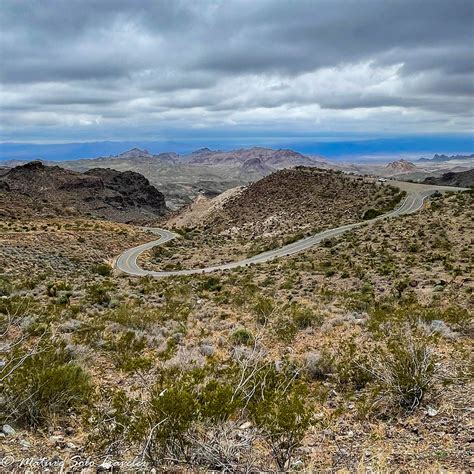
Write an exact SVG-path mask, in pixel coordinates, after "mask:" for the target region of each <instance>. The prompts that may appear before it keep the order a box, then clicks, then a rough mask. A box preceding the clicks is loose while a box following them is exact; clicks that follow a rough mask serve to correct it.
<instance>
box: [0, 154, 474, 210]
mask: <svg viewBox="0 0 474 474" xmlns="http://www.w3.org/2000/svg"><path fill="white" fill-rule="evenodd" d="M26 162H27V161H26V160H19V159H14V160H9V161H4V162H1V163H0V165H3V171H2V166H0V175H1V174H2V173H4V172H6V171H7V170H8V168H9V167H13V166H18V165H22V164H25V163H26ZM42 163H43V164H45V165H48V166H53V165H56V164H59V165H60V166H62V167H63V168H66V169H70V170H73V171H78V172H85V171H87V170H89V169H91V168H110V169H114V170H117V171H135V172H138V173H140V174H142V175H143V176H145V177H146V178H148V179H149V180H150V183H151V184H152V185H153V186H156V187H157V188H158V189H160V190H161V191H162V192H163V193H164V194H165V196H166V199H167V203H168V205H169V207H170V208H171V209H177V208H178V207H181V206H182V205H185V204H188V203H190V202H191V201H192V200H194V198H195V197H196V196H197V195H200V194H205V195H216V194H219V193H222V192H224V191H226V190H227V189H230V188H233V187H236V186H243V185H247V184H249V183H252V182H254V181H257V180H259V179H261V178H262V177H264V176H267V175H269V174H271V173H273V172H275V171H277V170H280V169H285V168H293V167H296V166H308V167H313V168H322V169H334V170H339V171H343V172H346V173H355V174H371V175H375V176H386V177H396V178H397V179H404V180H415V181H422V180H423V179H425V178H427V177H438V176H441V175H442V174H443V173H447V172H461V171H467V170H469V169H470V168H472V167H473V165H474V155H454V156H447V155H435V156H434V158H433V159H432V160H427V159H423V160H418V161H416V162H415V163H413V162H411V161H408V160H406V159H398V160H394V161H392V162H390V163H388V164H383V163H369V162H367V163H347V162H340V161H338V162H336V161H329V160H327V159H324V158H322V157H320V156H306V155H303V154H302V153H299V152H297V151H294V150H291V149H276V150H274V149H271V148H265V147H251V148H239V149H236V150H230V151H228V150H212V149H210V148H201V149H199V150H196V151H193V152H191V153H188V154H182V155H180V154H178V153H174V152H169V153H158V154H154V153H151V152H150V151H148V150H147V149H140V148H137V147H134V148H131V149H129V150H127V151H125V152H121V153H118V154H115V155H108V156H99V157H98V158H87V159H80V160H64V161H42Z"/></svg>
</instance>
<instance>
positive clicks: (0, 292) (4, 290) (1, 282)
mask: <svg viewBox="0 0 474 474" xmlns="http://www.w3.org/2000/svg"><path fill="white" fill-rule="evenodd" d="M12 291H13V285H12V284H11V283H10V280H9V279H8V278H7V277H6V276H0V296H9V295H10V293H11V292H12Z"/></svg>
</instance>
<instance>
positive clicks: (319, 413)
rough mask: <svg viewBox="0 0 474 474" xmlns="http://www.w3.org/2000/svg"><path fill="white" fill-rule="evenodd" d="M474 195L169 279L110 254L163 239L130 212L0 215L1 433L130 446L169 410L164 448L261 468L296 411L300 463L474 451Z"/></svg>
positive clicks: (428, 459) (408, 460) (52, 441)
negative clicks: (266, 258)
mask: <svg viewBox="0 0 474 474" xmlns="http://www.w3.org/2000/svg"><path fill="white" fill-rule="evenodd" d="M342 178H344V179H349V178H347V177H341V179H342ZM318 179H323V178H322V177H319V178H318ZM363 185H365V183H360V186H363ZM352 192H353V191H352ZM236 198H237V197H236ZM305 198H306V196H305ZM321 199H322V198H321ZM329 199H330V200H331V199H333V198H331V197H329ZM281 202H283V201H281ZM328 202H329V201H326V203H328ZM303 204H304V201H302V202H301V205H302V206H303ZM351 209H353V208H352V207H351ZM472 209H473V195H472V193H462V194H457V195H451V196H449V195H448V196H441V197H434V198H433V199H432V200H430V202H429V203H428V204H427V205H426V206H425V208H424V209H423V210H421V211H420V212H418V213H416V214H414V215H410V216H404V217H401V218H399V219H395V220H387V221H379V222H376V223H371V224H368V225H367V226H364V227H361V228H359V229H356V230H354V231H351V232H349V233H348V234H345V235H343V236H341V237H339V238H337V239H332V240H329V241H327V242H325V243H323V245H321V246H318V247H314V248H312V249H309V250H307V251H305V252H303V253H301V254H298V255H295V256H293V257H291V258H288V259H279V260H276V261H274V262H269V263H266V264H262V265H257V266H252V267H247V268H241V269H237V270H235V271H230V272H226V273H215V274H212V275H195V276H192V277H176V278H170V279H150V278H138V279H137V278H131V277H127V276H122V277H120V278H117V276H116V275H114V274H113V272H112V269H111V267H110V266H108V265H107V264H106V262H109V263H110V262H111V261H112V259H113V257H114V256H116V255H117V254H118V253H120V252H121V251H123V250H125V249H127V248H130V247H132V246H134V245H137V244H139V243H141V242H146V241H147V240H150V239H152V238H153V236H152V235H150V234H149V235H145V234H144V233H143V232H142V231H141V230H140V229H139V228H137V227H134V226H130V225H124V224H112V223H108V222H105V221H100V222H98V221H87V220H84V219H69V220H62V219H58V218H52V219H44V218H38V217H35V216H34V217H33V218H31V219H30V220H21V219H20V220H18V219H13V218H8V217H7V218H5V219H2V221H1V223H0V239H1V245H0V269H1V272H2V273H1V274H0V292H1V295H2V298H0V323H1V327H0V329H1V330H2V334H3V335H4V341H3V352H2V361H3V366H2V367H4V368H5V370H8V371H9V370H10V368H11V367H12V366H13V365H14V364H15V363H16V362H17V361H18V357H25V359H24V360H25V361H26V362H25V364H24V365H20V366H19V367H18V368H17V369H16V370H14V371H13V372H12V375H10V376H8V377H6V378H5V380H4V382H3V385H2V410H1V414H2V423H3V424H4V425H7V424H8V427H3V430H4V437H3V438H2V447H3V448H4V449H5V451H6V452H7V453H9V454H11V455H13V456H15V457H21V456H22V455H24V452H25V451H24V449H25V446H28V454H29V455H31V456H38V457H39V458H42V457H47V458H51V457H53V456H58V457H59V458H61V456H65V455H66V454H67V455H69V456H75V457H76V456H78V457H79V458H80V459H84V458H89V457H90V459H91V462H95V463H96V464H97V465H98V464H99V463H100V462H101V460H103V459H104V456H106V455H108V453H109V452H110V449H111V446H112V447H113V449H114V456H116V458H115V459H119V460H123V461H124V462H126V461H131V460H132V459H135V458H136V457H137V456H138V457H139V456H140V455H141V453H142V451H143V446H144V445H146V443H147V442H148V440H149V436H150V431H149V430H150V426H151V428H152V427H153V426H155V425H156V424H157V423H158V422H159V420H165V421H164V422H162V425H160V426H164V428H163V430H160V431H159V436H160V443H162V444H160V445H159V447H160V449H165V448H166V449H176V450H177V449H178V448H176V447H175V444H174V441H175V440H176V436H179V437H180V438H179V439H182V440H183V442H184V443H185V447H186V449H189V450H190V452H193V453H196V454H195V457H193V458H192V460H191V461H186V462H189V465H190V466H192V468H193V469H195V468H196V466H198V467H199V468H202V470H203V471H206V470H207V471H209V470H215V469H214V468H213V467H212V466H213V464H212V462H211V461H214V458H212V459H211V460H209V459H208V457H206V456H204V455H202V457H198V454H199V453H202V452H204V453H208V452H214V451H213V450H214V449H216V448H218V449H222V452H227V451H225V449H227V448H228V447H229V445H230V446H231V447H232V450H233V451H232V453H236V454H232V457H231V462H232V463H234V464H232V465H233V466H235V465H237V466H239V467H240V466H242V467H246V466H249V465H250V466H252V471H255V472H261V471H265V470H268V466H273V464H272V463H273V452H272V450H271V448H270V447H269V446H268V445H267V443H266V440H267V439H268V438H267V436H268V434H267V433H268V432H269V430H273V429H274V430H275V431H270V432H271V433H273V432H276V433H277V434H278V436H282V437H283V441H284V442H286V441H287V440H288V439H289V437H290V436H292V435H293V433H295V432H296V430H298V431H297V432H298V433H299V437H298V438H297V441H296V442H295V446H294V454H293V458H294V463H293V464H292V466H294V469H295V470H297V469H301V466H302V465H303V466H304V471H311V472H333V471H334V472H336V471H341V470H350V471H351V472H352V471H354V472H356V471H357V470H360V468H361V466H364V467H370V468H372V467H373V468H374V469H375V468H376V469H378V470H381V471H383V472H386V471H394V470H395V471H403V472H412V471H415V470H418V471H425V470H426V471H429V470H432V469H433V466H435V467H436V468H437V469H439V470H444V471H448V472H462V471H463V470H466V468H467V467H468V466H469V462H470V458H471V453H470V451H469V442H470V439H471V438H472V434H471V432H470V425H469V423H470V413H471V408H472V403H473V400H472V393H473V387H472V377H471V371H472V357H471V356H472V334H473V332H472V311H473V304H474V302H473V296H472V295H473V282H472V269H473V268H472V251H471V248H470V240H471V234H472V225H471V223H472V217H473V216H472ZM352 212H356V213H357V211H356V210H353V211H352ZM334 224H335V222H334V223H333V224H331V225H334ZM183 237H184V238H183V239H180V240H181V244H182V245H185V243H186V242H189V240H188V238H191V239H192V238H193V234H192V232H189V233H184V234H183ZM226 241H228V239H223V244H225V242H226ZM199 245H200V242H197V241H194V246H193V247H192V251H193V252H194V253H195V254H196V253H199V252H200V251H201V248H200V247H199ZM233 245H235V246H237V245H241V243H239V242H238V241H236V240H234V241H233ZM181 250H182V249H180V248H179V247H177V248H174V249H169V251H170V252H171V253H174V255H175V257H176V261H182V262H184V263H186V249H184V253H181ZM213 251H214V252H217V251H218V249H217V248H215V247H214V248H213ZM11 348H13V349H11ZM32 349H33V350H32ZM34 349H39V350H38V351H37V352H36V353H34ZM32 354H34V356H32ZM0 370H1V368H0ZM413 370H416V372H413ZM418 370H419V372H418ZM3 374H5V372H3V373H2V375H3ZM412 376H413V377H412ZM415 376H417V377H421V378H422V379H421V380H423V381H424V382H425V381H426V384H425V383H424V385H423V392H422V396H420V395H419V392H418V391H413V392H412V391H411V387H412V385H410V380H420V379H419V378H415ZM407 380H408V382H407ZM53 381H54V383H52V382H53ZM242 381H243V382H242ZM404 384H407V385H404ZM400 387H401V389H402V390H403V391H401V390H400ZM232 397H234V400H233V402H232V403H229V400H232ZM405 397H406V398H405ZM51 400H54V401H55V402H56V403H55V404H54V405H52V404H51ZM150 401H151V403H150ZM162 413H165V414H166V415H167V416H170V417H171V418H170V419H171V420H172V421H168V418H167V417H164V418H162V416H163V415H162ZM274 413H276V414H277V415H279V414H281V415H283V414H285V416H286V418H284V420H287V421H285V423H288V424H285V429H286V431H284V432H282V431H281V429H282V426H281V423H280V422H279V421H278V420H282V418H280V417H279V416H277V417H276V418H274V417H273V414H274ZM267 414H270V415H271V416H270V417H267ZM148 417H150V419H151V420H153V423H154V424H153V425H149V424H144V420H148ZM157 420H158V421H157ZM175 420H180V423H181V424H180V425H179V431H176V426H177V425H176V423H175ZM223 420H224V421H223ZM269 420H270V421H269ZM275 420H276V421H275ZM288 420H289V421H288ZM273 423H277V424H276V428H273V427H275V425H274V424H273ZM176 433H177V434H176ZM279 439H280V438H279ZM161 446H164V448H161ZM157 449H158V448H157ZM201 449H205V451H201ZM179 452H180V451H178V453H179ZM200 456H201V455H200ZM235 456H238V460H239V461H235V459H236V458H235ZM79 458H78V459H79ZM183 459H184V458H183ZM219 459H220V458H219ZM226 459H227V458H226ZM184 462H185V461H183V463H184ZM237 462H238V464H236V463H237ZM302 463H303V464H302ZM182 466H183V465H182V464H181V463H180V464H179V465H178V464H173V465H171V467H170V469H175V470H182ZM186 466H187V465H186ZM140 469H141V468H140ZM275 470H276V468H275Z"/></svg>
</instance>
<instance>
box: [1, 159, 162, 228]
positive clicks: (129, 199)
mask: <svg viewBox="0 0 474 474" xmlns="http://www.w3.org/2000/svg"><path fill="white" fill-rule="evenodd" d="M0 202H1V203H2V207H1V211H0V212H1V214H2V216H3V217H8V216H10V217H20V216H24V217H27V216H29V217H32V216H34V215H35V214H39V215H42V216H50V217H51V216H58V217H64V216H68V215H69V216H90V217H102V218H107V219H111V220H115V221H121V222H129V221H130V222H131V221H133V222H138V221H141V222H144V221H149V220H156V219H157V218H159V217H161V216H163V215H164V214H165V213H166V211H167V208H166V203H165V198H164V196H163V194H162V193H161V192H159V191H158V190H157V189H156V188H154V187H153V186H151V185H150V183H149V181H148V180H147V179H146V178H145V177H143V176H142V175H140V174H138V173H135V172H132V171H127V172H123V173H121V172H119V171H115V170H111V169H91V170H89V171H87V172H85V173H78V172H74V171H70V170H65V169H63V168H60V167H59V166H45V165H43V164H42V163H41V162H39V161H32V162H30V163H27V164H26V165H23V166H17V167H15V168H12V169H11V170H10V171H8V172H7V173H6V174H4V175H2V176H0Z"/></svg>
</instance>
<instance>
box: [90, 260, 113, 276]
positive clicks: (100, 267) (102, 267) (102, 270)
mask: <svg viewBox="0 0 474 474" xmlns="http://www.w3.org/2000/svg"><path fill="white" fill-rule="evenodd" d="M92 271H93V272H94V273H97V274H98V275H101V276H104V277H107V276H110V275H111V274H112V267H111V266H110V265H109V264H108V263H99V264H97V265H94V266H93V267H92Z"/></svg>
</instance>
